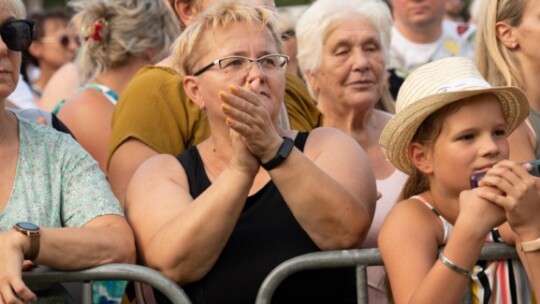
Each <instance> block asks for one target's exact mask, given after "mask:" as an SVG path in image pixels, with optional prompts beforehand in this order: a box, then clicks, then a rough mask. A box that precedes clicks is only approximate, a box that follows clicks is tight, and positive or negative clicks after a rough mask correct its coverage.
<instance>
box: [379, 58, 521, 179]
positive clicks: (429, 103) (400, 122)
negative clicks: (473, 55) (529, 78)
mask: <svg viewBox="0 0 540 304" xmlns="http://www.w3.org/2000/svg"><path fill="white" fill-rule="evenodd" d="M485 93H492V94H494V95H495V96H497V98H498V99H499V102H500V104H501V108H502V111H503V115H504V118H505V120H506V122H507V124H508V130H507V131H508V134H509V133H510V132H512V131H513V130H514V129H515V128H516V127H517V126H518V125H519V124H520V123H521V122H522V121H523V120H524V119H525V118H526V117H527V115H528V114H529V104H528V102H527V97H526V96H525V94H524V93H523V91H521V90H520V89H519V88H517V87H509V86H507V87H496V88H493V87H491V85H489V83H487V81H486V80H485V79H484V78H483V77H482V76H481V75H480V72H478V69H477V68H476V66H475V64H474V63H473V62H472V61H471V60H469V59H467V58H463V57H450V58H445V59H441V60H437V61H433V62H431V63H428V64H425V65H423V66H421V67H420V68H418V69H416V70H415V71H414V72H412V73H411V74H410V75H409V76H408V77H407V79H406V80H405V82H404V83H403V85H402V86H401V89H400V90H399V93H398V97H397V101H396V115H395V116H394V117H393V118H392V119H391V120H390V121H389V122H388V124H387V125H386V126H385V128H384V130H383V132H382V134H381V138H380V140H379V144H380V145H381V147H382V149H383V151H384V152H385V154H386V157H387V158H388V159H389V160H390V162H392V164H394V166H395V167H396V168H397V169H399V170H401V171H403V172H405V173H407V174H411V173H412V172H413V170H414V165H413V164H412V162H411V161H410V159H409V146H410V144H411V141H412V138H413V136H414V135H415V133H416V130H418V127H419V126H420V125H421V124H422V122H423V121H424V120H425V119H426V118H427V117H428V116H429V115H431V114H432V113H434V112H435V111H437V110H439V109H440V108H442V107H444V106H446V105H448V104H450V103H452V102H455V101H459V100H462V99H464V98H467V97H471V96H475V95H480V94H485Z"/></svg>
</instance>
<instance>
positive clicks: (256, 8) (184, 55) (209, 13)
mask: <svg viewBox="0 0 540 304" xmlns="http://www.w3.org/2000/svg"><path fill="white" fill-rule="evenodd" d="M238 22H245V23H247V24H249V26H250V27H255V28H257V29H258V30H260V31H261V32H262V31H263V30H264V29H265V28H268V29H269V30H270V32H271V33H272V37H273V38H274V41H275V43H276V47H277V50H278V52H281V50H282V48H283V47H282V43H281V38H280V35H279V33H278V28H279V27H278V24H279V23H278V22H277V15H276V13H275V12H273V11H271V10H269V9H267V8H265V7H263V6H261V5H257V4H253V3H251V2H250V1H244V0H220V1H219V3H218V4H215V5H212V6H211V7H210V8H209V9H207V10H206V11H204V12H203V13H201V14H200V16H199V17H197V18H196V20H195V21H194V22H193V23H192V24H191V25H190V26H189V27H188V28H187V29H186V30H184V32H183V33H182V34H181V35H180V37H178V39H177V41H176V42H175V46H174V47H173V58H174V64H173V65H174V66H175V68H176V69H177V70H178V72H179V73H180V74H181V75H182V76H187V75H191V74H193V71H194V69H195V65H196V64H197V63H198V62H199V61H200V59H201V58H202V56H203V55H204V54H205V51H206V50H205V46H204V39H203V37H204V34H205V33H206V32H210V33H212V32H215V31H216V29H219V28H225V27H227V26H229V25H231V24H235V23H238ZM239 39H245V38H242V37H239Z"/></svg>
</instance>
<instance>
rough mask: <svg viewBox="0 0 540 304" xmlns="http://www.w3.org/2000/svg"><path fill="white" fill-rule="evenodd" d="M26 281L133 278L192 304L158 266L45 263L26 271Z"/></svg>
mask: <svg viewBox="0 0 540 304" xmlns="http://www.w3.org/2000/svg"><path fill="white" fill-rule="evenodd" d="M22 276H23V280H24V281H25V282H26V283H42V282H53V283H61V282H84V281H100V280H129V281H137V282H142V283H146V284H148V285H150V286H152V287H154V288H156V289H158V290H159V291H161V292H162V293H163V294H164V295H165V296H166V297H167V298H168V299H169V300H170V301H171V302H172V303H174V304H191V301H190V300H189V298H188V297H187V295H186V294H185V293H184V291H183V290H182V288H181V287H180V286H178V284H176V283H175V282H174V281H172V280H171V279H169V278H167V277H165V276H164V275H163V274H161V273H159V272H157V271H156V270H154V269H151V268H148V267H144V266H140V265H133V264H120V263H114V264H105V265H101V266H97V267H93V268H89V269H85V270H77V271H60V270H55V269H52V268H48V267H45V266H39V267H36V268H34V269H32V270H30V271H24V272H23V274H22Z"/></svg>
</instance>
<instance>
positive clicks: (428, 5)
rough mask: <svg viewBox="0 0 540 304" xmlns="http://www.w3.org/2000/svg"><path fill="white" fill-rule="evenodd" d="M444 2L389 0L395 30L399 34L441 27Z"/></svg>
mask: <svg viewBox="0 0 540 304" xmlns="http://www.w3.org/2000/svg"><path fill="white" fill-rule="evenodd" d="M446 2H447V1H446V0H390V3H391V5H392V11H393V16H394V22H395V26H396V28H397V29H398V30H399V31H400V32H401V33H404V32H407V31H418V30H420V31H421V30H426V28H433V27H437V28H440V27H441V23H442V21H443V19H444V15H445V7H446Z"/></svg>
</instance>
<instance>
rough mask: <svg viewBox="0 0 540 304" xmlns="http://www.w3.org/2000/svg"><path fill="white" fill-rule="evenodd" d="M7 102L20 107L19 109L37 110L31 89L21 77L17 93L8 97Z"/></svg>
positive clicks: (14, 92) (16, 89)
mask: <svg viewBox="0 0 540 304" xmlns="http://www.w3.org/2000/svg"><path fill="white" fill-rule="evenodd" d="M7 100H9V102H11V103H12V104H14V105H16V106H17V107H19V109H28V108H37V104H36V102H35V100H34V96H32V91H30V87H29V86H28V84H27V83H26V82H25V81H24V79H23V78H22V77H19V82H18V83H17V87H16V88H15V91H13V92H12V93H11V95H9V96H8V98H7Z"/></svg>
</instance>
